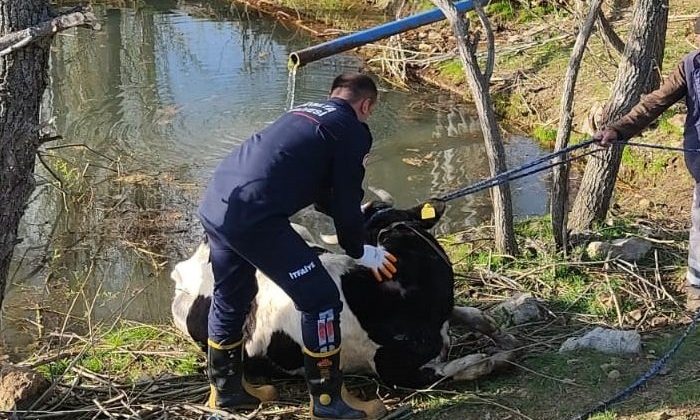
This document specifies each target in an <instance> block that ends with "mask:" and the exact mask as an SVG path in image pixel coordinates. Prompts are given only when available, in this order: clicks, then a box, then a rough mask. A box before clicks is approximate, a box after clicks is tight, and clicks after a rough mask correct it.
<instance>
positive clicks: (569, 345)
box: [559, 327, 642, 355]
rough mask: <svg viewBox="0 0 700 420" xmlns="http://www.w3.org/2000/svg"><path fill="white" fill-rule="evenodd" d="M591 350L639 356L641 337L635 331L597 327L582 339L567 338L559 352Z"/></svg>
mask: <svg viewBox="0 0 700 420" xmlns="http://www.w3.org/2000/svg"><path fill="white" fill-rule="evenodd" d="M579 349H592V350H596V351H599V352H602V353H606V354H620V355H625V354H639V353H640V352H641V350H642V337H641V336H640V335H639V333H638V332H636V331H622V330H614V329H608V328H602V327H597V328H595V329H594V330H593V331H590V332H588V333H587V334H585V335H584V336H582V337H572V338H569V339H568V340H566V341H565V342H564V344H562V345H561V347H560V348H559V352H560V353H563V352H567V351H573V350H579Z"/></svg>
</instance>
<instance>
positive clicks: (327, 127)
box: [199, 98, 372, 258]
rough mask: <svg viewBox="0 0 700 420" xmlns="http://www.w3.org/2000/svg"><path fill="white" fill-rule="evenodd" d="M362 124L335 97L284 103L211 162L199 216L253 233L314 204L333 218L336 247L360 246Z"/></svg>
mask: <svg viewBox="0 0 700 420" xmlns="http://www.w3.org/2000/svg"><path fill="white" fill-rule="evenodd" d="M371 145H372V136H371V134H370V131H369V128H368V127H367V125H366V124H364V123H362V122H360V121H359V120H358V119H357V115H356V114H355V111H354V110H353V108H352V107H351V106H350V104H349V103H347V102H346V101H345V100H343V99H339V98H332V99H330V100H328V101H325V102H308V103H305V104H302V105H299V106H297V107H295V108H294V109H291V110H290V111H288V112H287V113H285V114H284V115H282V116H281V117H280V118H279V119H278V120H277V121H275V122H274V123H272V124H271V125H270V126H268V127H267V128H265V129H264V130H262V131H260V132H259V133H256V134H254V135H253V136H252V137H250V138H249V139H248V140H246V141H245V142H243V143H242V144H241V145H240V146H238V147H237V148H236V149H234V150H233V151H232V152H231V154H229V155H228V156H227V157H226V158H225V159H224V160H223V161H222V162H221V163H220V164H219V166H218V167H217V168H216V170H215V171H214V175H213V178H212V180H211V182H210V183H209V185H208V187H207V190H206V192H205V194H204V197H203V199H202V202H201V204H200V207H199V215H200V218H201V219H202V222H203V223H205V224H208V225H209V226H210V227H213V228H214V229H217V230H218V231H220V232H222V233H223V234H225V235H245V236H250V235H254V234H255V231H256V230H259V229H265V228H266V226H270V224H275V223H280V222H283V223H287V219H288V218H289V217H290V216H291V215H293V214H294V213H296V212H298V211H299V210H301V209H302V208H304V207H306V206H309V205H311V204H317V205H318V208H319V209H320V210H322V211H324V212H325V213H327V214H329V215H330V216H332V217H333V220H334V223H335V227H336V232H337V234H338V240H339V243H340V246H342V247H343V249H344V250H345V252H346V253H347V254H348V255H350V256H351V257H353V258H359V257H360V256H362V252H363V241H364V225H363V224H364V218H363V216H362V213H361V210H360V205H361V201H362V197H363V196H364V191H363V190H362V180H363V178H364V174H365V169H364V159H365V157H366V156H367V154H368V153H369V149H370V147H371Z"/></svg>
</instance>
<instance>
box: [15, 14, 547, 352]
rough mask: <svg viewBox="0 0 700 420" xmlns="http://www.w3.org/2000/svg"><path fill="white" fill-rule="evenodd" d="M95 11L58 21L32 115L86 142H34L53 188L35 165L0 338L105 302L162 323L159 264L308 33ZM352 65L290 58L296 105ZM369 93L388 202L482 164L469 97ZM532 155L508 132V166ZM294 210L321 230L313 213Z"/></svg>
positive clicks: (375, 158)
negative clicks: (41, 145)
mask: <svg viewBox="0 0 700 420" xmlns="http://www.w3.org/2000/svg"><path fill="white" fill-rule="evenodd" d="M96 13H97V14H98V15H99V16H100V17H101V19H102V20H103V22H104V28H103V30H102V31H99V32H95V33H92V32H88V31H82V30H81V31H78V32H70V33H62V34H61V35H59V36H58V37H57V39H56V41H55V42H54V46H53V48H52V54H51V72H50V77H51V84H50V86H51V87H50V89H49V90H48V91H47V93H46V97H45V102H44V106H43V110H42V115H43V116H44V119H46V120H49V119H50V118H55V122H54V125H55V127H56V130H57V131H58V132H59V133H61V134H62V135H63V137H64V139H63V140H62V141H61V142H59V143H58V145H59V146H60V145H63V146H68V145H75V144H83V145H85V146H88V147H89V149H87V148H85V147H78V146H70V147H65V148H62V149H55V150H49V151H46V154H45V156H44V160H45V161H46V163H47V166H49V167H50V168H52V171H53V172H55V173H56V175H58V176H60V177H61V178H62V179H63V180H64V183H65V185H63V187H62V188H63V190H61V189H59V188H57V187H56V186H55V182H54V179H53V175H52V174H51V173H50V172H48V171H47V170H46V169H44V168H43V167H42V166H38V167H37V177H38V180H39V183H40V187H39V188H37V191H36V193H35V195H34V197H33V201H32V203H31V205H30V206H29V208H28V210H27V213H26V216H25V218H24V220H23V224H22V226H21V232H20V234H21V236H22V238H23V242H22V243H21V244H20V245H19V246H18V247H17V250H16V253H15V264H14V267H13V274H12V284H11V286H10V289H9V291H8V297H7V299H6V314H5V317H4V323H3V328H4V333H5V334H4V337H5V340H6V344H7V345H8V346H9V347H10V348H12V347H22V346H24V345H26V344H28V343H31V342H32V341H33V340H34V339H35V338H36V336H38V335H45V334H47V331H49V330H51V329H53V328H58V329H62V328H64V326H65V328H66V329H67V330H80V329H84V328H86V326H87V324H88V323H89V324H92V325H93V326H94V324H95V323H97V322H100V321H106V322H111V321H112V320H113V319H115V318H116V315H115V314H117V315H119V316H124V317H126V318H130V319H138V320H142V321H158V322H163V321H167V319H168V317H169V314H168V312H169V300H170V296H171V294H172V285H171V282H170V280H169V279H168V269H169V267H170V265H169V262H172V260H177V258H179V257H181V256H183V255H185V254H186V253H187V252H188V249H189V248H191V246H192V245H193V244H194V243H195V242H196V241H197V240H198V239H199V235H200V232H199V229H198V228H197V221H196V219H195V218H194V217H193V214H192V213H193V210H194V208H195V206H196V200H197V199H198V196H199V194H200V192H201V189H202V188H203V186H204V185H205V183H206V181H207V180H208V177H209V175H210V173H211V171H212V170H213V168H214V166H215V165H216V163H217V162H218V161H219V160H220V159H221V158H222V157H223V156H224V155H225V154H226V153H228V152H229V151H230V149H231V148H232V147H234V146H235V145H236V144H238V143H239V142H240V141H241V140H242V139H244V138H246V137H248V136H249V135H250V134H251V133H252V132H254V131H255V130H259V129H261V128H262V127H264V126H265V125H266V124H268V123H270V122H271V121H273V120H274V119H275V118H276V117H277V116H279V114H280V113H282V112H283V111H284V110H285V108H286V105H287V103H286V101H287V82H288V79H287V67H286V65H287V64H286V57H287V55H288V53H289V52H290V51H292V50H294V49H298V48H300V47H303V46H306V45H309V44H310V43H311V42H312V41H311V40H309V39H308V38H306V37H304V36H303V35H301V34H299V33H294V32H291V31H289V30H288V29H286V28H284V27H281V26H279V25H278V24H277V23H276V22H275V21H273V20H270V19H265V18H260V17H258V16H255V15H251V14H247V13H245V11H244V10H243V9H240V8H237V7H234V6H231V5H230V4H228V3H216V2H213V3H209V4H208V5H206V6H203V5H201V4H198V3H190V2H175V1H147V2H145V3H144V4H143V5H142V6H139V7H137V8H122V9H118V8H110V7H106V6H96ZM360 65H361V63H360V62H358V60H357V59H355V58H353V57H350V56H337V57H333V58H331V59H327V60H324V61H322V62H319V63H313V64H311V65H309V66H307V67H304V68H303V69H300V71H299V74H298V76H297V80H296V98H295V102H296V103H301V102H304V101H308V100H318V99H319V98H323V97H324V96H325V95H326V94H327V89H328V87H329V86H330V83H331V81H332V79H333V77H334V76H335V75H336V74H338V73H339V72H342V71H346V70H351V69H357V68H359V67H360ZM380 100H381V104H380V106H379V107H378V109H377V111H376V114H375V115H374V116H373V117H372V119H371V121H370V125H371V127H372V130H373V133H374V138H375V144H374V147H373V151H372V155H371V159H370V161H369V164H368V171H367V183H368V184H370V185H373V186H377V187H381V188H384V189H386V190H388V191H390V192H391V193H392V194H393V195H394V196H395V198H396V200H397V203H398V205H400V206H409V205H414V204H416V203H418V202H419V201H420V200H422V199H425V198H426V197H429V196H431V195H437V194H439V193H441V192H445V191H446V190H450V189H453V188H457V187H460V186H462V185H465V184H468V183H471V182H474V181H476V180H478V179H481V178H483V177H486V176H487V175H488V165H487V161H486V154H485V151H484V147H483V141H482V139H481V135H480V131H479V125H478V121H477V119H476V117H475V115H474V112H473V110H471V109H470V108H467V107H465V106H464V105H463V104H461V103H459V102H458V101H455V100H454V99H453V98H451V97H450V96H448V95H445V94H441V93H436V92H432V91H426V92H421V91H413V92H401V91H393V90H383V91H382V92H381V94H380ZM540 153H541V151H540V150H539V148H538V147H537V146H535V145H534V144H532V142H530V141H529V140H527V139H524V138H511V139H509V143H508V145H507V154H508V157H509V164H510V165H515V164H519V163H522V162H524V161H526V160H530V159H532V158H534V157H535V156H536V155H538V154H540ZM66 191H69V192H70V193H69V194H66ZM546 193H547V191H546V185H545V183H544V182H543V180H542V179H538V178H530V179H527V180H521V181H518V182H516V183H515V184H514V185H513V203H514V206H515V209H514V212H515V214H516V215H518V216H525V215H531V214H539V213H542V212H544V210H545V200H544V199H543V198H544V197H545V196H546ZM490 211H491V210H490V200H489V197H488V192H483V193H479V194H475V195H473V196H469V197H466V198H464V199H460V200H457V201H455V202H453V203H452V204H451V205H450V207H449V209H448V211H447V213H446V215H445V216H444V219H443V222H442V223H441V224H440V225H439V228H438V232H450V231H456V230H458V229H460V228H462V227H464V226H468V225H474V224H477V223H481V222H484V221H488V220H489V218H490V217H491V216H490ZM300 219H301V220H303V221H304V222H305V223H306V224H309V225H312V226H317V227H318V228H319V229H321V230H324V231H328V229H329V228H330V225H329V222H328V220H327V219H325V220H324V219H322V218H319V217H318V216H317V215H312V214H304V215H301V216H300ZM69 312H70V314H71V316H69V317H66V314H67V313H69ZM88 321H89V322H88ZM39 324H45V328H43V329H42V328H39V327H38V325H39Z"/></svg>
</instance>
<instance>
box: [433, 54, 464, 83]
mask: <svg viewBox="0 0 700 420" xmlns="http://www.w3.org/2000/svg"><path fill="white" fill-rule="evenodd" d="M437 68H438V71H439V74H440V76H441V77H444V78H445V79H447V80H449V81H450V82H452V83H455V84H459V83H462V82H463V81H464V80H465V79H464V78H465V76H464V68H463V67H462V61H461V60H460V59H459V58H453V59H450V60H446V61H443V62H441V63H439V64H438V67H437Z"/></svg>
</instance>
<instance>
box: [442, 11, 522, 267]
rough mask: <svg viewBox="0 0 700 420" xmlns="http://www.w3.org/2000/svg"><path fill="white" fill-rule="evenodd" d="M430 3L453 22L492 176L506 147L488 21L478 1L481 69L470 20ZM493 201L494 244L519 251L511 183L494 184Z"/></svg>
mask: <svg viewBox="0 0 700 420" xmlns="http://www.w3.org/2000/svg"><path fill="white" fill-rule="evenodd" d="M431 1H432V2H433V4H435V5H436V6H437V7H439V8H440V10H442V13H443V14H444V15H445V17H447V20H448V21H449V22H450V25H451V26H452V30H453V31H454V35H455V38H456V40H457V47H458V50H459V56H460V58H461V60H462V66H463V67H464V73H465V75H466V78H467V82H468V83H469V87H470V89H471V92H472V97H473V98H474V104H475V105H476V110H477V113H478V114H479V123H480V125H481V132H482V133H483V135H484V143H485V144H486V154H487V156H488V159H489V169H490V171H491V175H492V176H495V175H497V174H498V173H500V172H503V171H505V170H506V159H505V151H504V150H503V140H502V138H501V131H500V128H499V127H498V122H497V121H496V114H495V112H494V109H493V102H492V101H491V95H490V94H489V81H490V79H491V74H492V73H493V63H494V41H493V31H492V30H491V25H490V22H489V20H488V18H487V17H486V14H485V13H484V11H483V9H482V8H481V6H479V5H477V6H476V7H475V10H476V12H477V15H478V16H479V20H480V22H481V25H482V27H483V29H484V32H485V33H486V40H487V44H488V55H487V60H486V69H485V70H484V71H483V72H482V70H481V69H480V67H479V63H478V61H477V58H476V49H477V46H478V44H479V34H478V33H474V32H471V33H470V32H469V21H468V20H465V19H464V18H463V16H461V15H460V14H459V13H458V12H457V10H456V9H455V7H454V5H452V3H451V2H450V1H448V0H431ZM491 199H492V202H493V212H494V223H495V231H496V232H495V233H496V237H495V243H496V248H497V249H498V250H499V251H500V252H503V253H506V254H510V255H515V254H517V252H518V247H517V243H516V241H515V230H514V229H513V206H512V204H511V196H510V186H509V185H508V184H503V185H500V186H498V187H495V188H494V189H493V190H492V192H491Z"/></svg>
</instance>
